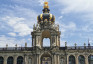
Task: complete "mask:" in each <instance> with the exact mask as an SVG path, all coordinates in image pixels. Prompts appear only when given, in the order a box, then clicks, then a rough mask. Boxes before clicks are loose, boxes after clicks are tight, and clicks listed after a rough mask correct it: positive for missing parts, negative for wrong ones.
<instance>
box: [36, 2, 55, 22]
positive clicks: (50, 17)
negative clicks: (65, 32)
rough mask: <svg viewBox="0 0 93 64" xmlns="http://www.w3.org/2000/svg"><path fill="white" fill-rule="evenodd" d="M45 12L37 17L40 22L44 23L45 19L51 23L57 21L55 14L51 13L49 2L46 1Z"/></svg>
mask: <svg viewBox="0 0 93 64" xmlns="http://www.w3.org/2000/svg"><path fill="white" fill-rule="evenodd" d="M42 11H43V14H40V15H39V16H38V17H37V21H38V23H39V24H40V23H44V22H45V21H47V22H50V23H51V24H53V23H54V22H55V16H54V15H52V14H50V13H49V12H50V9H49V6H48V2H44V9H43V10H42Z"/></svg>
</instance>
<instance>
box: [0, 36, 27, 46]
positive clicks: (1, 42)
mask: <svg viewBox="0 0 93 64" xmlns="http://www.w3.org/2000/svg"><path fill="white" fill-rule="evenodd" d="M6 44H8V47H15V45H16V44H17V45H18V47H19V46H21V45H25V39H22V40H18V39H16V38H13V37H6V36H4V35H2V36H0V47H6Z"/></svg>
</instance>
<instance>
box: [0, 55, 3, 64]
mask: <svg viewBox="0 0 93 64" xmlns="http://www.w3.org/2000/svg"><path fill="white" fill-rule="evenodd" d="M3 63H4V58H3V57H1V56H0V64H3Z"/></svg>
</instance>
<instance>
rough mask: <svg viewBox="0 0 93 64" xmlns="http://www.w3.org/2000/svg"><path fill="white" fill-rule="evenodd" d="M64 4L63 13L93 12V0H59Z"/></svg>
mask: <svg viewBox="0 0 93 64" xmlns="http://www.w3.org/2000/svg"><path fill="white" fill-rule="evenodd" d="M57 2H59V3H60V4H62V5H64V6H65V7H64V9H63V13H69V12H93V8H92V7H93V0H57Z"/></svg>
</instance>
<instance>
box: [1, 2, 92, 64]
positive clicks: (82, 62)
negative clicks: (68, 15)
mask: <svg viewBox="0 0 93 64" xmlns="http://www.w3.org/2000/svg"><path fill="white" fill-rule="evenodd" d="M44 4H45V5H44V9H43V14H41V15H39V16H38V23H37V25H34V26H33V32H31V35H32V47H27V44H25V45H26V46H25V47H13V48H10V47H6V48H0V64H93V47H92V46H81V47H79V46H76V45H75V46H73V47H67V46H66V44H65V47H60V34H61V32H60V31H59V25H57V24H55V17H54V15H52V14H50V13H49V6H48V2H45V3H44ZM44 38H49V39H50V47H43V39H44Z"/></svg>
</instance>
